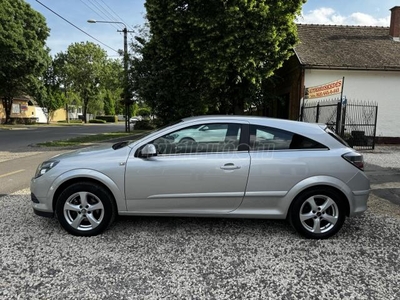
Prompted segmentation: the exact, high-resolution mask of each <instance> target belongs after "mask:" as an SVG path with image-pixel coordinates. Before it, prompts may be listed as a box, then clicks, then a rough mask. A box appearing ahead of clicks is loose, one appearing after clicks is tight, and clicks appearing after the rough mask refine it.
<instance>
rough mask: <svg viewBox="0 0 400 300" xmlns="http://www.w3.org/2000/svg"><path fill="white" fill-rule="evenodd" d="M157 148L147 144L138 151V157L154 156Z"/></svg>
mask: <svg viewBox="0 0 400 300" xmlns="http://www.w3.org/2000/svg"><path fill="white" fill-rule="evenodd" d="M156 155H157V150H156V147H155V146H154V145H153V144H147V145H146V146H144V147H143V149H142V151H140V157H151V156H156Z"/></svg>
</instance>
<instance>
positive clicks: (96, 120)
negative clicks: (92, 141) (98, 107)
mask: <svg viewBox="0 0 400 300" xmlns="http://www.w3.org/2000/svg"><path fill="white" fill-rule="evenodd" d="M89 123H107V122H106V121H105V120H99V119H92V120H89Z"/></svg>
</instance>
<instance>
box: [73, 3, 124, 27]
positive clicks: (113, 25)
mask: <svg viewBox="0 0 400 300" xmlns="http://www.w3.org/2000/svg"><path fill="white" fill-rule="evenodd" d="M80 1H81V2H82V3H83V4H85V5H86V6H87V7H88V8H89V9H90V10H91V11H93V12H94V13H95V14H96V15H98V16H99V17H100V18H104V16H102V15H100V14H99V13H98V12H97V11H95V10H94V9H93V8H91V7H90V6H89V5H88V4H87V3H86V2H85V1H83V0H80ZM110 25H111V26H112V27H114V28H115V29H116V30H119V29H120V28H119V27H117V26H115V24H110Z"/></svg>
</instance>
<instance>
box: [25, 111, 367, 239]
mask: <svg viewBox="0 0 400 300" xmlns="http://www.w3.org/2000/svg"><path fill="white" fill-rule="evenodd" d="M199 130H201V134H197V132H199ZM194 132H195V133H196V134H193V133H194ZM185 135H188V136H185ZM177 137H179V139H178V138H177ZM363 163H364V162H363V157H362V155H360V154H359V153H357V152H356V151H355V150H354V149H352V148H349V147H348V145H347V144H346V143H345V142H344V141H343V140H342V139H341V138H340V137H338V136H337V135H336V134H335V133H333V132H332V131H331V130H330V129H329V128H327V126H326V125H318V124H309V123H302V122H295V121H288V120H279V119H271V118H263V117H249V116H201V117H191V118H186V119H183V120H181V121H180V122H177V123H175V124H173V125H171V126H169V127H166V128H162V129H159V130H157V131H155V132H152V133H150V134H148V135H147V136H145V137H143V138H141V139H139V140H136V141H126V142H120V143H116V144H113V145H112V144H110V145H107V146H102V147H88V148H84V149H80V150H77V151H74V152H69V153H65V154H62V155H59V156H56V157H53V158H51V159H50V160H48V161H45V162H43V163H42V164H40V165H39V166H38V169H37V171H36V174H35V176H34V177H33V178H32V181H31V199H32V205H33V210H34V212H35V213H36V214H37V215H41V216H48V217H53V216H56V217H57V218H58V220H59V222H60V224H61V225H62V227H64V228H65V229H66V230H67V231H68V232H69V233H71V234H74V235H81V236H92V235H97V234H99V233H101V232H103V231H104V230H105V229H106V228H107V227H108V226H109V225H110V224H111V223H112V222H113V221H114V219H115V217H116V216H117V215H130V216H135V215H146V216H191V217H223V218H265V219H267V218H269V219H287V220H288V221H289V222H290V224H291V225H292V226H293V227H294V228H295V230H296V231H297V232H298V233H299V234H301V235H303V236H304V237H307V238H314V239H324V238H328V237H331V236H332V235H334V234H336V233H337V232H338V231H339V229H340V228H341V227H342V225H343V223H344V221H345V218H346V216H347V217H352V216H355V215H358V214H361V213H362V212H364V211H365V210H366V209H367V199H368V196H369V192H370V184H369V180H368V178H367V176H366V175H365V173H364V172H363Z"/></svg>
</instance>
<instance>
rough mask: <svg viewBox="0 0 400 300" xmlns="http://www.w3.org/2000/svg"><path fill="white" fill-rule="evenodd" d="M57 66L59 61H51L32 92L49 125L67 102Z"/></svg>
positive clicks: (35, 83) (36, 81)
mask: <svg viewBox="0 0 400 300" xmlns="http://www.w3.org/2000/svg"><path fill="white" fill-rule="evenodd" d="M57 66H58V65H57V61H56V60H52V59H50V61H49V64H48V66H47V69H46V71H45V72H44V73H43V76H42V77H41V78H40V79H37V80H35V82H34V83H33V85H32V88H31V91H30V95H32V96H34V98H35V100H36V101H37V103H38V104H39V106H40V107H42V108H44V109H45V115H46V118H47V123H50V120H51V118H52V116H53V114H54V112H55V111H56V110H57V109H59V108H61V107H63V106H64V104H65V102H66V97H65V94H64V90H63V89H62V88H61V85H62V81H61V80H62V79H61V78H60V77H58V76H57Z"/></svg>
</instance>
